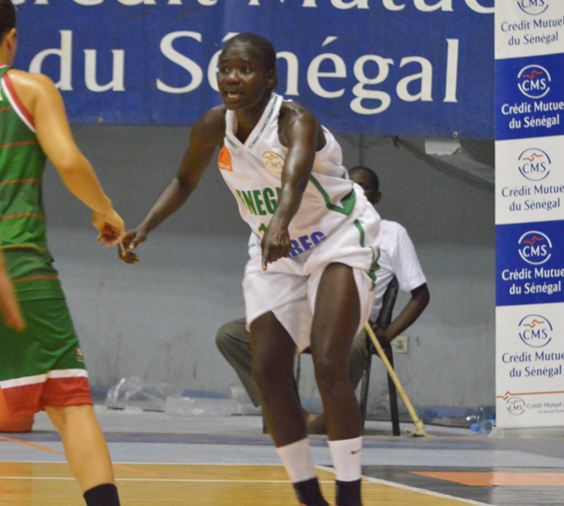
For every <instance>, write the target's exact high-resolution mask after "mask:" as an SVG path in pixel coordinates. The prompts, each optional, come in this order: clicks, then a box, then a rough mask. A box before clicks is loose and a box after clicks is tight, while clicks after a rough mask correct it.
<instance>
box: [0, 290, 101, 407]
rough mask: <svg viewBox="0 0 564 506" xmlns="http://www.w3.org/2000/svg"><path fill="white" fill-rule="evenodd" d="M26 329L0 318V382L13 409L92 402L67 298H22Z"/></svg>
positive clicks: (7, 401)
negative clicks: (3, 321)
mask: <svg viewBox="0 0 564 506" xmlns="http://www.w3.org/2000/svg"><path fill="white" fill-rule="evenodd" d="M20 305H21V309H22V312H23V315H24V318H25V321H26V329H25V331H24V332H16V331H15V330H13V329H9V328H7V327H6V326H5V325H4V324H3V323H1V322H0V335H1V336H2V338H1V339H0V388H2V392H3V393H4V397H5V399H6V404H7V406H8V409H9V411H10V414H11V415H12V416H15V417H19V416H29V415H32V414H34V413H37V412H38V411H41V410H42V409H44V408H45V406H53V407H64V406H75V405H82V404H90V405H91V404H92V399H91V397H90V386H89V383H88V373H87V372H86V366H85V364H84V358H83V356H82V352H81V351H80V347H79V343H78V338H77V336H76V332H75V330H74V326H73V323H72V320H71V317H70V313H69V310H68V308H67V305H66V302H65V300H64V299H43V300H34V301H21V302H20Z"/></svg>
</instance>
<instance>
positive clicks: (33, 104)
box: [10, 70, 124, 246]
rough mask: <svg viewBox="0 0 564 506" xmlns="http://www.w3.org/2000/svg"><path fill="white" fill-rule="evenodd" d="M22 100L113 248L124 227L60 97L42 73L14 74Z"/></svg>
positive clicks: (70, 185) (53, 157)
mask: <svg viewBox="0 0 564 506" xmlns="http://www.w3.org/2000/svg"><path fill="white" fill-rule="evenodd" d="M10 75H11V76H12V80H13V82H14V86H15V87H16V90H17V92H18V95H19V96H20V98H21V100H22V101H23V102H24V105H25V106H26V108H27V109H28V111H29V112H30V113H31V115H32V116H33V119H34V122H35V129H36V134H37V139H38V140H39V144H40V145H41V148H42V149H43V151H44V152H45V154H46V155H47V157H48V158H49V160H50V161H51V163H52V164H53V165H54V166H55V168H56V169H57V171H58V173H59V174H60V176H61V178H62V180H63V182H64V183H65V185H66V187H67V188H68V189H69V191H70V192H71V193H72V194H73V195H74V196H75V197H77V198H78V199H80V200H81V201H82V202H84V204H86V205H87V206H88V207H89V208H90V209H92V211H93V216H92V222H93V225H94V226H95V227H96V228H97V229H98V231H99V232H100V236H99V237H98V240H99V241H101V242H103V243H104V245H105V246H114V245H116V244H117V243H119V241H120V240H121V238H122V236H123V233H124V224H123V220H122V219H121V217H120V216H119V215H118V214H117V213H116V212H115V210H114V209H113V206H112V202H111V201H110V199H109V198H108V197H107V195H106V194H105V193H104V190H103V189H102V186H101V185H100V182H99V181H98V178H97V176H96V173H95V172H94V170H93V168H92V165H91V164H90V162H89V161H88V160H87V159H86V157H85V156H84V155H83V154H82V153H81V152H80V150H79V149H78V147H77V145H76V143H75V141H74V138H73V136H72V133H71V130H70V126H69V123H68V120H67V116H66V112H65V106H64V103H63V99H62V97H61V94H60V93H59V91H58V90H57V88H56V87H55V84H54V83H53V81H52V80H51V79H50V78H48V77H47V76H44V75H42V74H29V73H27V72H21V71H17V70H16V71H11V73H10Z"/></svg>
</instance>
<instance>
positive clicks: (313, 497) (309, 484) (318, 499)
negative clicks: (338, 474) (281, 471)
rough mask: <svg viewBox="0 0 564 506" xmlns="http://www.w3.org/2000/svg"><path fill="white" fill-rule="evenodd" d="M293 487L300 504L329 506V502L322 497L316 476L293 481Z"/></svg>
mask: <svg viewBox="0 0 564 506" xmlns="http://www.w3.org/2000/svg"><path fill="white" fill-rule="evenodd" d="M294 488H295V489H296V494H298V499H299V501H300V503H301V504H305V505H306V506H329V503H328V502H327V501H326V500H325V499H323V495H322V494H321V489H320V488H319V482H318V481H317V478H312V479H311V480H306V481H298V482H297V483H294Z"/></svg>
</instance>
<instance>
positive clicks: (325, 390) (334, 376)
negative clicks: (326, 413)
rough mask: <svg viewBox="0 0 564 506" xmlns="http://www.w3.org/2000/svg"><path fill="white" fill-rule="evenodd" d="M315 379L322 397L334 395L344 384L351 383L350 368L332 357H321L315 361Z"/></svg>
mask: <svg viewBox="0 0 564 506" xmlns="http://www.w3.org/2000/svg"><path fill="white" fill-rule="evenodd" d="M315 379H316V382H317V387H318V389H319V392H320V393H321V394H322V395H323V394H326V395H332V392H335V391H337V390H338V389H339V388H341V387H342V385H343V383H344V382H348V381H349V380H348V368H347V367H346V366H345V365H344V364H343V363H342V362H341V361H336V360H333V359H332V358H331V357H319V358H318V359H317V360H316V361H315Z"/></svg>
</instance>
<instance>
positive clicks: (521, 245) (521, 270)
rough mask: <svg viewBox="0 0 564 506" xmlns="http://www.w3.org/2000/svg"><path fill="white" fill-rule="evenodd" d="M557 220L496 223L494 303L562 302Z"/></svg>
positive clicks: (561, 238)
mask: <svg viewBox="0 0 564 506" xmlns="http://www.w3.org/2000/svg"><path fill="white" fill-rule="evenodd" d="M563 266H564V234H563V233H562V222H561V221H544V222H536V223H518V224H512V225H497V226H496V272H497V280H496V281H497V283H496V287H497V294H496V295H497V297H496V299H497V305H498V306H514V305H523V304H545V303H551V302H564V282H563V280H564V267H563Z"/></svg>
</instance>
